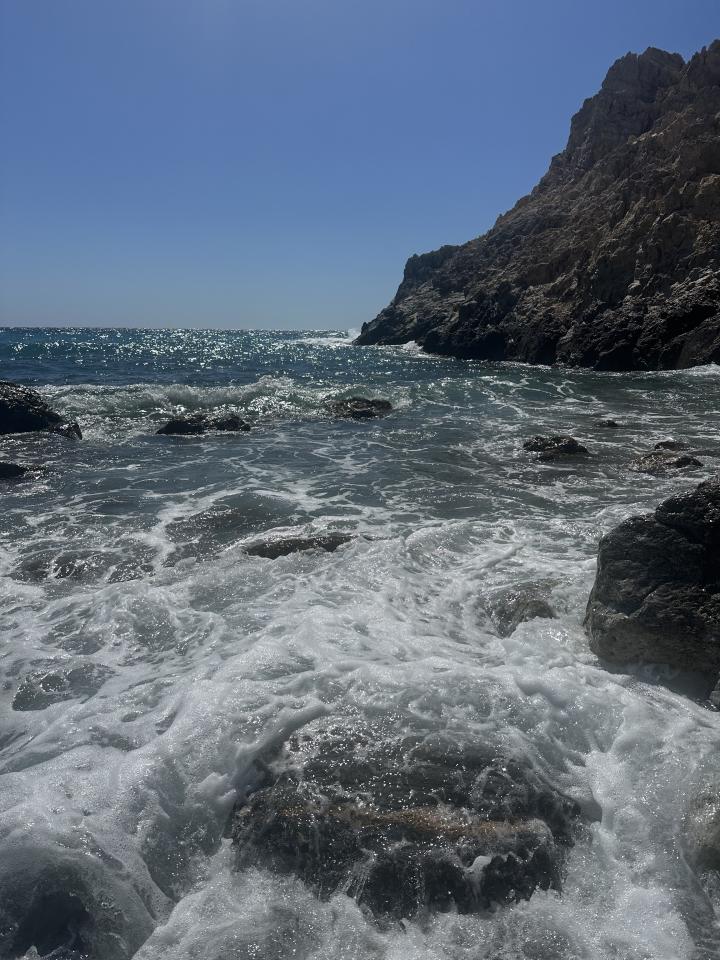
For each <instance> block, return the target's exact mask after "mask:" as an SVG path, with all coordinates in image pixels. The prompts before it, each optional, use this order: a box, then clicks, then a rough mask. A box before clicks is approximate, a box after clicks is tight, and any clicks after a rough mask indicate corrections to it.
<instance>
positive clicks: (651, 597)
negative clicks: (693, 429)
mask: <svg viewBox="0 0 720 960" xmlns="http://www.w3.org/2000/svg"><path fill="white" fill-rule="evenodd" d="M585 625H586V627H587V629H588V632H589V634H590V647H591V649H592V650H593V651H594V652H595V653H597V654H598V655H599V656H601V657H603V658H605V659H606V660H611V661H614V662H616V663H629V662H641V663H642V662H647V663H663V664H669V665H671V666H673V667H677V668H679V669H681V670H689V671H700V672H703V673H706V674H707V676H708V682H710V681H712V680H714V679H715V678H716V677H717V675H718V672H720V480H718V479H714V480H709V481H706V482H705V483H701V484H700V486H699V487H697V488H696V489H695V490H693V491H691V492H690V493H685V494H682V495H680V496H676V497H671V498H670V499H669V500H666V501H665V502H664V503H662V504H661V505H660V506H659V507H658V508H657V509H656V510H655V512H654V513H652V514H649V515H647V516H641V517H631V518H630V519H629V520H626V521H624V523H621V524H620V525H619V526H618V527H616V528H615V529H614V530H612V531H611V532H610V533H609V534H607V536H605V537H603V539H602V540H601V541H600V547H599V552H598V567H597V576H596V579H595V585H594V586H593V589H592V592H591V594H590V600H589V602H588V607H587V614H586V618H585Z"/></svg>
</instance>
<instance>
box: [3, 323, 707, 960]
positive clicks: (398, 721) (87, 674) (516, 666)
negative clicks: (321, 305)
mask: <svg viewBox="0 0 720 960" xmlns="http://www.w3.org/2000/svg"><path fill="white" fill-rule="evenodd" d="M0 378H2V379H13V380H19V381H21V382H24V383H27V384H31V385H33V386H35V387H37V388H38V389H40V390H41V391H42V392H43V394H44V395H45V396H47V398H48V400H49V401H50V402H51V404H52V405H53V406H54V407H55V408H56V409H58V410H59V411H60V412H62V413H63V414H65V415H66V416H68V417H69V418H72V419H77V420H78V421H79V423H80V425H81V427H82V430H83V434H84V439H83V441H82V442H80V443H72V442H70V441H67V440H65V439H63V438H61V437H53V436H48V437H43V436H25V437H10V438H0V448H1V450H0V457H2V458H3V459H12V460H16V461H19V462H33V463H40V464H42V465H44V466H46V467H47V468H48V469H47V472H45V473H43V474H41V475H39V476H38V477H37V479H35V480H33V481H30V482H24V483H19V484H15V485H12V486H8V487H6V488H4V489H3V491H2V497H3V504H4V510H3V511H2V515H1V516H0V530H1V532H2V539H3V550H2V553H1V554H0V681H1V682H2V685H3V691H4V694H5V695H4V697H3V698H2V701H1V703H0V745H1V749H0V918H2V910H3V909H5V911H6V915H5V917H4V918H3V920H4V922H15V921H14V920H13V917H15V915H16V914H17V912H18V911H20V912H22V910H23V909H25V910H27V909H29V908H28V907H27V904H28V903H30V902H31V901H32V891H33V890H35V889H37V888H38V885H40V886H42V885H43V884H45V885H46V886H48V885H49V887H48V889H53V890H54V889H56V888H57V889H63V890H68V889H70V890H76V891H78V897H80V898H82V897H83V896H86V892H87V891H88V890H91V891H92V896H90V895H89V894H88V895H87V896H90V902H91V906H90V908H89V909H90V913H92V914H93V917H92V922H93V924H94V925H95V926H94V929H95V930H96V934H95V936H96V947H95V953H93V954H92V955H93V956H97V957H102V958H103V960H106V958H109V960H113V958H115V957H117V958H124V957H130V956H137V957H139V958H143V960H150V958H180V960H185V958H195V957H203V958H207V960H229V958H236V957H237V958H240V957H242V958H250V957H261V958H266V957H267V958H270V957H276V958H285V957H304V958H308V960H310V958H318V960H319V958H338V960H339V958H357V960H360V958H367V957H373V958H374V957H377V958H389V960H390V958H392V960H396V958H397V960H408V958H420V957H422V958H453V960H459V958H473V960H475V958H487V960H490V958H493V960H498V958H503V960H510V958H520V957H522V958H535V960H540V958H546V960H549V958H556V957H557V958H567V960H570V958H576V957H587V958H593V960H595V958H603V960H604V958H608V960H609V958H628V960H629V958H633V960H634V958H640V957H647V958H652V960H664V958H667V960H678V958H685V957H687V958H689V957H701V956H714V955H715V954H714V953H713V950H714V948H713V947H712V946H707V943H710V944H712V943H713V942H714V937H715V921H714V915H713V907H714V905H713V903H712V899H711V897H710V895H709V894H708V893H707V892H705V891H703V889H702V888H701V887H699V886H697V885H696V884H694V881H693V879H692V876H691V875H690V874H689V872H688V869H687V867H686V866H685V864H684V860H683V856H682V820H683V816H684V813H685V810H686V806H687V803H688V800H689V798H690V797H691V796H692V795H693V794H694V793H695V792H697V790H699V789H701V788H703V787H704V786H706V785H707V784H708V783H709V782H714V773H713V772H712V760H713V758H714V756H715V755H716V749H717V748H716V744H717V739H718V725H719V724H720V721H719V720H718V719H717V715H716V714H713V713H711V712H709V711H708V710H707V709H706V708H705V707H703V706H702V705H701V704H698V703H695V702H694V701H692V700H690V699H688V698H685V697H683V696H681V695H680V694H678V693H674V692H672V691H670V690H669V689H666V688H665V687H663V686H659V685H657V683H656V682H655V681H656V679H657V676H656V673H655V672H653V670H652V669H645V670H635V671H634V672H632V673H626V672H622V671H620V672H612V673H611V672H608V671H606V670H605V669H603V667H602V665H601V664H599V663H598V662H597V660H596V659H595V657H594V656H593V655H592V654H591V653H590V652H589V650H588V647H587V640H586V637H585V635H584V633H583V630H582V627H581V623H582V618H583V614H584V607H585V603H586V600H587V595H588V592H589V589H590V586H591V585H592V580H593V575H594V560H595V554H596V549H597V541H598V539H599V537H600V536H601V535H602V533H603V532H605V531H606V530H607V529H609V528H610V527H611V526H613V525H614V524H615V523H616V522H618V521H619V520H620V519H622V518H623V517H625V516H627V515H629V514H631V513H635V512H638V511H644V510H648V509H651V508H652V507H653V506H654V505H655V504H656V503H657V502H658V501H659V500H660V499H662V498H663V497H664V496H666V495H668V494H669V493H671V492H675V491H677V490H681V489H685V488H687V486H688V485H689V484H691V483H694V482H697V481H699V480H700V479H703V478H705V477H707V476H709V475H711V474H713V473H715V472H717V470H718V466H719V465H720V441H718V439H717V429H716V424H717V417H718V412H719V410H720V373H719V372H718V368H715V367H707V368H698V369H696V370H691V371H681V372H672V373H660V374H646V375H636V374H633V375H630V374H598V373H593V372H587V371H584V372H582V371H570V370H562V369H549V368H529V367H525V366H522V365H507V366H502V365H475V364H468V363H464V362H460V361H452V360H447V359H439V358H433V357H428V356H426V355H423V354H422V353H420V352H419V351H417V350H416V349H415V348H414V347H413V346H412V345H410V346H408V347H394V348H357V347H353V346H352V344H351V340H350V338H349V337H348V335H347V333H345V332H342V331H337V332H331V333H307V332H282V333H264V332H258V333H243V332H215V331H131V330H127V331H126V330H97V331H90V330H59V329H46V330H3V331H0ZM358 394H362V395H364V396H368V397H382V398H386V399H389V400H390V401H391V402H392V403H393V405H394V408H395V409H394V412H393V413H392V414H391V415H390V416H389V417H387V418H384V419H382V420H377V421H372V422H367V423H356V422H351V421H336V420H333V419H332V418H331V417H329V416H328V412H327V401H328V400H332V399H336V398H342V397H346V396H353V395H358ZM220 411H222V412H226V411H231V412H237V413H239V414H240V415H241V416H243V417H244V418H246V419H247V420H249V421H250V422H251V424H252V426H253V429H252V431H251V432H250V433H249V434H239V435H232V434H230V435H205V436H202V437H194V438H173V437H159V436H156V435H155V431H156V430H157V429H158V427H159V426H161V425H162V423H164V422H165V421H166V420H167V419H168V418H169V417H171V416H174V415H177V414H182V413H186V412H208V413H209V412H220ZM606 417H612V418H614V419H616V420H617V421H618V422H619V423H620V428H619V429H618V430H613V431H609V430H607V429H603V428H602V427H600V426H599V425H598V420H599V419H601V418H606ZM547 432H567V433H572V434H573V435H574V436H576V437H578V438H579V439H580V440H582V441H583V442H584V443H586V445H587V446H588V447H589V448H590V450H591V452H592V454H593V455H592V456H591V457H590V458H588V459H587V460H583V461H582V462H579V463H576V464H572V463H566V464H562V465H558V464H555V465H552V464H540V463H538V462H537V461H536V460H535V459H534V458H533V457H532V456H530V455H528V454H526V453H524V451H523V450H522V442H523V440H524V439H525V438H527V437H528V436H530V435H532V434H535V433H547ZM667 437H674V438H677V439H682V440H686V441H687V442H688V443H689V444H690V446H691V447H692V448H693V449H694V450H697V451H698V456H699V458H700V460H701V461H702V462H703V467H702V468H701V469H699V470H698V471H696V473H694V474H692V475H691V476H685V477H678V476H675V477H666V478H652V477H649V476H645V475H642V474H637V473H633V472H631V471H629V470H628V467H627V465H628V461H629V460H630V459H631V458H632V457H633V456H635V455H637V454H638V453H641V452H645V451H647V450H649V449H650V448H651V447H652V445H653V444H654V443H655V442H657V440H660V439H665V438H667ZM329 530H340V531H346V532H349V533H355V534H363V535H365V536H363V537H358V538H356V539H354V540H352V541H351V542H350V543H349V544H347V546H345V547H342V548H341V549H339V550H338V551H337V552H336V553H333V554H331V555H328V554H318V553H315V552H311V553H299V554H293V555H290V556H287V557H283V558H281V559H279V560H275V561H272V560H266V559H262V558H259V557H250V556H248V555H247V554H246V553H245V551H244V547H245V546H247V545H248V544H249V543H252V542H254V541H255V540H257V539H258V538H259V537H270V538H273V537H283V536H288V535H295V534H302V535H306V534H308V533H312V532H326V531H329ZM521 584H530V585H533V584H534V585H541V586H542V587H543V589H545V590H547V591H548V594H549V596H550V598H551V602H552V605H553V607H554V608H555V610H556V612H557V614H558V616H557V618H556V619H554V620H534V621H530V622H528V623H525V624H521V626H520V627H518V629H517V630H516V631H515V632H514V633H513V634H512V635H511V636H510V637H505V638H502V637H500V636H498V635H497V631H496V629H495V627H494V625H493V621H492V615H491V608H492V602H493V598H494V597H495V596H496V595H497V594H498V593H499V592H501V591H502V590H504V589H506V588H507V587H517V586H518V585H521ZM38 676H49V677H51V682H50V683H49V684H48V683H46V684H45V687H47V689H45V688H43V690H41V692H40V693H39V694H38V693H37V678H38ZM53 678H54V679H53ZM58 678H59V679H58ZM33 698H35V699H33ZM321 714H322V715H325V716H327V715H329V716H331V717H332V718H333V720H334V722H337V723H341V724H342V723H348V724H352V723H356V722H357V721H358V718H368V717H373V718H374V720H375V721H377V718H380V720H381V722H382V723H386V724H387V729H388V731H390V732H392V731H393V730H397V731H401V729H402V725H403V717H406V718H407V717H410V716H412V717H413V718H417V717H421V718H422V720H423V722H424V723H425V724H427V725H428V727H429V728H431V729H436V730H438V731H442V732H443V733H445V734H447V735H450V736H452V735H453V734H454V733H455V734H459V732H462V733H463V735H464V736H466V735H468V733H469V734H470V735H471V736H473V737H477V738H478V739H479V740H481V741H483V742H491V743H493V744H497V745H498V746H501V747H502V749H503V750H506V751H510V752H513V753H517V754H520V755H522V756H523V757H525V758H527V759H528V760H529V761H530V762H532V763H533V764H534V765H536V766H537V767H538V768H539V769H540V770H541V771H542V773H543V776H545V777H547V778H548V779H549V780H550V781H551V782H553V783H555V784H556V785H557V786H558V788H559V789H562V790H563V791H565V792H567V793H569V794H570V795H572V796H575V797H577V798H578V799H579V800H581V801H582V802H584V803H589V802H590V801H592V802H593V803H594V804H599V806H600V808H601V809H602V820H601V821H600V822H598V823H593V824H591V825H589V826H588V828H587V831H586V833H585V834H584V835H583V836H582V837H581V838H580V839H579V841H578V843H577V844H576V846H575V847H574V848H573V851H572V853H571V855H570V858H569V862H568V866H567V877H566V878H565V885H564V890H563V893H562V894H561V895H558V894H556V893H552V892H549V893H542V892H540V893H537V894H535V895H534V896H533V897H532V899H531V900H530V901H529V902H528V903H526V904H521V905H519V906H517V907H514V908H511V909H506V910H500V911H497V912H494V913H490V914H488V915H478V916H469V917H468V916H464V917H459V916H456V915H453V914H443V915H438V916H435V917H431V918H426V919H424V920H423V921H422V922H421V921H414V922H411V923H408V924H405V925H403V926H399V925H398V926H396V927H390V928H383V929H381V928H379V927H378V926H377V925H375V924H373V922H372V921H371V920H369V919H368V918H367V917H365V916H364V915H363V914H362V912H361V911H360V910H359V909H358V907H357V905H356V904H355V903H354V901H352V900H350V899H349V898H347V897H345V896H344V895H343V894H342V893H338V894H337V895H336V896H335V897H334V898H333V899H332V900H331V901H330V902H329V903H320V902H318V901H317V900H316V899H315V898H314V897H313V895H312V894H311V893H310V892H309V891H308V890H307V889H306V888H304V887H303V885H302V883H301V882H300V881H298V880H291V879H288V878H281V877H278V876H275V875H273V874H272V873H270V872H268V871H263V870H257V869H253V870H246V871H240V872H237V871H235V870H234V868H233V857H232V851H231V849H230V845H229V841H228V840H226V839H224V838H223V830H224V827H225V823H226V821H227V817H228V814H229V811H230V810H231V808H232V805H233V803H234V801H235V798H236V797H237V796H238V793H239V792H241V791H242V790H243V789H244V788H245V787H246V786H247V782H248V780H247V778H248V776H249V774H248V771H249V768H250V766H251V761H252V758H253V757H254V756H255V755H257V753H258V752H259V751H261V750H262V749H263V747H264V746H265V744H266V743H267V742H268V740H269V739H273V738H275V739H277V738H278V737H279V738H280V739H282V737H285V736H289V735H290V734H291V733H292V731H293V730H295V729H298V728H301V727H307V729H308V730H309V731H310V732H312V730H313V729H314V727H313V724H317V723H318V722H319V721H318V720H317V719H316V718H317V717H318V716H319V715H321ZM18 891H20V893H18ZM83 891H85V892H83ZM86 899H87V897H86ZM3 903H4V904H5V905H6V906H5V907H3V906H1V905H2V904H3ZM7 904H10V906H7ZM63 909H68V907H67V904H65V907H63ZM13 911H15V913H13ZM0 926H2V924H0ZM703 943H704V944H705V946H703V945H702V944H703ZM26 946H27V944H26ZM703 951H705V952H703ZM46 953H47V950H46ZM16 955H17V953H16ZM30 955H31V954H28V956H30ZM58 956H59V955H58ZM67 956H70V954H67Z"/></svg>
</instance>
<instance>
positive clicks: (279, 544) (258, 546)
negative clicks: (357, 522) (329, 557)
mask: <svg viewBox="0 0 720 960" xmlns="http://www.w3.org/2000/svg"><path fill="white" fill-rule="evenodd" d="M352 539H354V536H353V534H351V533H319V534H316V535H314V536H309V537H281V538H278V539H277V540H261V541H259V542H258V543H253V544H250V545H249V546H247V547H245V553H247V554H248V556H251V557H265V558H266V559H268V560H277V558H278V557H286V556H287V555H288V554H290V553H299V552H300V551H301V550H324V551H325V552H326V553H334V552H335V550H337V548H338V547H341V546H343V544H345V543H349V542H350V541H351V540H352Z"/></svg>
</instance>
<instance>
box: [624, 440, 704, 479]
mask: <svg viewBox="0 0 720 960" xmlns="http://www.w3.org/2000/svg"><path fill="white" fill-rule="evenodd" d="M701 466H702V463H701V462H700V460H698V459H697V457H693V456H691V455H690V454H687V453H682V454H678V453H674V452H673V449H672V448H670V449H668V448H664V447H660V448H657V447H656V449H655V450H654V451H653V452H652V453H645V454H643V455H642V456H641V457H637V458H636V459H635V460H632V461H631V462H630V463H629V464H628V468H629V469H630V470H634V471H635V473H649V474H652V475H655V476H657V475H659V474H662V473H667V472H668V471H669V470H694V469H696V468H697V467H701Z"/></svg>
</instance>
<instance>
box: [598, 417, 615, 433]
mask: <svg viewBox="0 0 720 960" xmlns="http://www.w3.org/2000/svg"><path fill="white" fill-rule="evenodd" d="M597 425H598V426H599V427H603V428H604V429H606V430H619V429H620V424H619V423H618V422H617V420H611V419H606V420H598V422H597Z"/></svg>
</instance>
